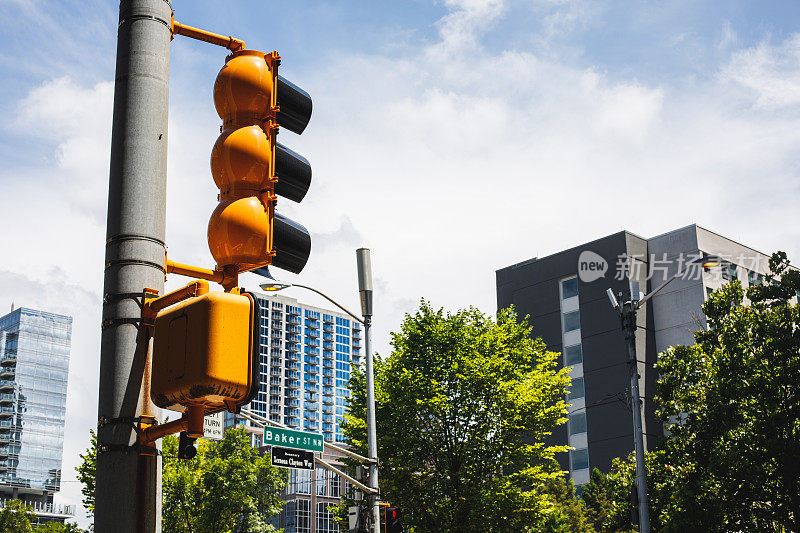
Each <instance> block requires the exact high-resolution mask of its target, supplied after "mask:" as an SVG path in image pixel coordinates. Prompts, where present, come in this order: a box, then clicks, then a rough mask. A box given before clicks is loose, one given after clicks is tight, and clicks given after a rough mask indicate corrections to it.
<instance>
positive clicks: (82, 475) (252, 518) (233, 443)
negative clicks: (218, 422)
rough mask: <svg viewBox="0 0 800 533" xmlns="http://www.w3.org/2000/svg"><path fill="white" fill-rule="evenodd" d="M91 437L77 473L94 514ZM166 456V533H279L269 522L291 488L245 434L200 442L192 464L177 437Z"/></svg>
mask: <svg viewBox="0 0 800 533" xmlns="http://www.w3.org/2000/svg"><path fill="white" fill-rule="evenodd" d="M91 435H92V439H91V445H90V447H89V449H87V450H86V453H85V454H84V455H81V459H83V463H82V464H81V465H80V466H79V467H78V468H77V470H78V473H79V475H78V479H79V480H80V481H81V483H83V489H82V492H83V495H84V500H83V502H84V505H87V508H88V505H92V509H93V504H94V482H95V471H96V467H95V464H96V463H95V458H96V444H97V443H96V439H95V435H94V432H92V434H91ZM162 453H163V458H164V461H163V467H162V471H161V472H162V514H161V515H162V521H163V529H164V531H165V532H170V533H172V532H176V533H177V532H190V533H228V532H234V533H235V532H248V533H266V532H271V531H275V529H274V528H273V527H272V526H271V525H269V524H268V523H267V521H268V519H269V518H270V517H272V516H274V515H275V514H277V513H278V512H280V510H281V508H282V506H283V500H281V498H280V494H281V491H282V490H283V489H284V487H285V486H286V477H287V476H286V471H285V470H284V469H281V468H277V467H273V466H271V465H270V459H269V458H268V457H262V456H260V455H259V454H258V452H257V450H255V449H253V447H252V446H250V437H249V435H248V434H247V431H246V430H245V429H244V428H235V429H229V430H228V431H226V432H225V437H224V439H223V440H222V441H219V442H216V441H209V440H205V439H200V440H198V441H197V456H196V457H195V458H194V459H192V460H190V461H183V460H180V459H178V438H177V437H176V436H172V435H170V436H167V437H164V439H163V440H162ZM90 487H91V491H90V489H89V488H90ZM90 496H91V497H90ZM0 531H5V530H4V529H2V528H0ZM66 531H70V530H66Z"/></svg>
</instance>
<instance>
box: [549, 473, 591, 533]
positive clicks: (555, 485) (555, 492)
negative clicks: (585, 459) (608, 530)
mask: <svg viewBox="0 0 800 533" xmlns="http://www.w3.org/2000/svg"><path fill="white" fill-rule="evenodd" d="M545 490H546V493H547V495H548V496H549V497H550V501H551V502H552V508H551V510H550V512H549V513H548V514H547V517H546V519H545V522H544V524H543V525H542V527H541V529H539V530H538V531H541V533H562V532H563V533H594V532H595V529H594V527H593V526H592V523H591V521H590V520H589V510H588V508H587V506H586V504H585V503H584V501H583V500H582V499H580V498H576V497H575V486H574V485H573V484H572V481H571V480H566V479H564V478H563V477H559V478H556V479H551V480H548V481H547V483H546V484H545Z"/></svg>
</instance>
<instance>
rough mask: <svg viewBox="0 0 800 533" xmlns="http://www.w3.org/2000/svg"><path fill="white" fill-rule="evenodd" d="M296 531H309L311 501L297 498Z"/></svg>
mask: <svg viewBox="0 0 800 533" xmlns="http://www.w3.org/2000/svg"><path fill="white" fill-rule="evenodd" d="M296 523H297V529H296V530H295V531H297V533H311V502H310V501H308V500H297V522H296Z"/></svg>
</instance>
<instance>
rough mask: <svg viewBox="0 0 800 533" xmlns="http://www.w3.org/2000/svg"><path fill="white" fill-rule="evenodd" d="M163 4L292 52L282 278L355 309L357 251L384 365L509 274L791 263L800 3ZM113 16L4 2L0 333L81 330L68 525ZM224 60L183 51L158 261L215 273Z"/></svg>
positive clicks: (104, 157) (79, 438)
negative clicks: (669, 258)
mask: <svg viewBox="0 0 800 533" xmlns="http://www.w3.org/2000/svg"><path fill="white" fill-rule="evenodd" d="M172 5H173V8H174V9H175V18H176V20H178V21H180V22H183V23H185V24H189V25H192V26H197V27H201V28H205V29H208V30H211V31H214V32H217V33H222V34H225V35H229V34H231V35H234V36H236V37H239V38H241V39H243V40H244V41H245V42H246V43H247V46H248V48H252V49H258V50H262V51H271V50H278V51H279V53H280V54H281V56H282V63H281V67H280V71H281V75H283V76H285V77H286V78H288V79H290V80H292V81H293V82H294V83H296V84H298V85H300V86H301V87H302V88H304V89H305V90H307V91H308V92H309V93H310V94H311V96H312V98H313V100H314V113H313V116H312V118H311V122H310V123H309V126H308V128H307V129H306V131H305V132H304V133H303V134H302V135H300V136H298V135H295V134H293V133H291V132H283V133H281V134H280V135H279V141H280V142H281V143H282V144H285V145H287V146H288V147H290V148H292V149H293V150H295V151H296V152H298V153H300V154H302V155H304V156H305V157H307V158H308V159H309V161H310V162H311V165H312V167H313V171H314V179H313V182H312V186H311V189H310V191H309V193H308V195H307V196H306V198H305V200H303V202H301V203H300V204H293V203H292V202H290V201H286V200H284V201H281V202H279V205H278V210H279V211H280V212H282V213H283V214H285V215H287V216H289V217H290V218H292V219H294V220H297V221H299V222H300V223H302V224H304V225H305V226H306V227H307V228H308V229H309V231H310V232H311V234H312V255H311V258H310V260H309V262H308V265H307V267H306V268H305V270H304V271H303V272H302V273H301V274H300V275H291V274H289V273H283V272H278V271H276V272H275V273H276V274H277V275H278V276H279V277H280V278H281V279H285V280H289V281H297V282H301V283H303V284H307V285H312V286H314V287H316V288H319V289H321V290H323V291H325V292H326V293H328V294H329V295H331V296H332V297H333V298H334V299H336V300H338V301H340V302H342V303H343V304H345V305H346V306H347V307H349V308H351V309H354V310H357V309H358V294H357V286H356V270H355V249H356V248H359V247H362V246H366V247H369V248H370V249H371V250H372V262H373V272H374V277H375V322H374V328H373V330H374V335H375V348H376V350H377V351H378V352H379V353H381V354H384V355H386V354H388V353H389V351H390V344H389V342H390V334H391V332H392V331H397V330H398V329H399V326H400V323H401V322H402V319H403V316H404V315H405V313H413V312H414V310H415V309H416V308H417V307H418V305H419V301H420V299H421V298H425V299H427V300H429V301H430V302H431V304H432V305H434V306H437V307H444V308H446V309H448V310H456V309H460V308H464V307H467V306H475V307H477V308H478V309H480V310H482V311H484V312H486V313H492V312H494V311H495V310H496V307H495V306H496V299H495V274H494V273H495V271H496V270H497V269H499V268H503V267H505V266H508V265H511V264H514V263H516V262H519V261H523V260H526V259H529V258H532V257H536V256H538V257H541V256H545V255H548V254H550V253H554V252H557V251H560V250H562V249H565V248H569V247H572V246H576V245H579V244H581V243H584V242H588V241H590V240H593V239H596V238H599V237H602V236H604V235H608V234H610V233H614V232H617V231H620V230H623V229H625V230H629V231H631V232H633V233H636V234H638V235H641V236H644V237H650V236H654V235H657V234H661V233H664V232H666V231H669V230H672V229H676V228H679V227H683V226H685V225H688V224H691V223H697V224H700V225H702V226H704V227H706V228H708V229H710V230H712V231H715V232H718V233H720V234H722V235H724V236H726V237H728V238H731V239H733V240H736V241H739V242H741V243H743V244H746V245H748V246H750V247H753V248H755V249H757V250H760V251H763V252H767V253H770V252H773V251H776V250H784V251H786V252H787V253H788V254H789V257H790V259H792V258H794V259H795V260H798V259H797V258H798V257H800V239H799V238H798V229H797V221H798V220H800V207H798V206H800V202H799V200H800V179H798V178H799V177H800V159H799V158H798V145H799V144H800V127H798V125H800V124H798V119H799V118H800V24H799V23H800V3H798V2H793V1H785V2H782V1H773V2H757V1H735V0H730V1H725V2H711V1H697V0H694V1H688V0H683V1H681V0H676V1H670V2H666V1H654V0H653V1H615V0H588V1H583V0H527V1H522V0H406V1H402V2H398V1H393V2H385V1H383V2H355V1H344V0H342V1H338V2H330V1H323V0H308V1H304V2H290V1H272V2H263V1H254V0H246V1H239V2H235V3H229V2H212V1H209V0H206V1H195V2H189V1H188V0H174V1H173V3H172ZM117 18H118V5H117V4H115V3H114V2H103V1H99V0H83V1H73V2H56V1H50V2H44V1H41V0H0V113H2V116H3V117H4V120H3V121H2V124H0V191H2V192H0V224H1V227H2V228H3V232H2V238H3V246H2V249H1V250H2V251H0V310H9V309H10V307H11V303H12V302H14V304H15V305H17V306H26V307H33V308H38V309H44V310H48V311H52V312H57V313H64V314H68V315H70V316H72V317H73V318H74V322H73V338H72V352H71V365H70V376H69V388H68V395H67V420H66V436H65V443H64V465H63V480H64V482H63V490H62V493H61V494H60V495H59V496H58V497H57V499H58V500H59V501H61V502H65V503H74V504H79V502H80V491H79V489H80V487H79V484H78V483H77V482H76V481H75V473H74V467H75V466H76V465H77V464H78V461H79V459H78V453H79V452H81V451H82V450H84V449H85V448H86V446H87V444H88V430H89V428H90V427H94V426H95V424H96V416H97V380H98V368H99V339H100V305H101V304H100V301H101V293H102V274H103V253H104V243H105V220H106V204H107V194H108V166H109V150H110V132H111V114H112V105H113V102H112V100H113V88H114V68H115V65H114V64H115V50H116V27H117ZM225 55H226V54H225V51H224V50H223V49H221V48H218V47H214V46H211V45H208V44H205V43H200V42H197V41H192V40H189V39H186V38H183V37H178V38H176V39H175V40H174V41H173V42H172V45H171V73H170V107H169V134H168V141H169V144H168V146H169V149H168V185H167V187H168V199H167V246H168V253H169V255H170V257H171V258H173V259H175V260H177V261H179V262H184V263H191V264H196V265H199V266H206V267H211V266H213V261H212V259H211V256H210V254H209V252H208V247H207V243H206V227H207V223H208V218H209V216H210V214H211V212H212V211H213V210H214V208H215V207H216V203H217V202H216V194H217V189H216V188H215V186H214V183H213V180H212V178H211V174H210V171H209V163H208V161H209V156H210V152H211V147H212V146H213V144H214V141H215V140H216V137H217V135H218V134H219V125H220V120H219V118H218V117H217V115H216V113H215V111H214V105H213V100H212V96H211V95H212V88H213V84H214V79H215V76H216V73H217V72H218V71H219V69H220V67H221V66H222V64H223V62H224V58H225ZM187 281H188V279H187V278H180V277H177V276H170V279H169V280H168V284H167V287H168V288H177V287H179V286H181V285H182V284H185V283H186V282H187ZM242 284H243V285H244V286H245V287H246V288H248V289H251V290H255V289H257V284H258V278H257V277H256V276H253V275H249V274H248V275H245V276H243V277H242ZM287 295H288V296H292V297H296V298H298V299H300V300H301V301H303V302H306V303H309V304H313V305H320V304H323V301H321V300H320V299H318V298H316V297H315V296H314V295H312V294H310V293H303V292H301V290H300V289H290V290H288V291H287ZM4 312H5V311H2V313H4ZM79 507H80V505H79ZM80 522H81V523H86V522H85V518H83V517H81V520H80Z"/></svg>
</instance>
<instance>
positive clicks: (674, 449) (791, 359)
mask: <svg viewBox="0 0 800 533" xmlns="http://www.w3.org/2000/svg"><path fill="white" fill-rule="evenodd" d="M770 269H771V271H772V274H771V275H769V276H767V284H766V285H763V286H754V287H749V288H748V289H747V291H744V290H743V289H742V286H741V284H740V283H739V282H738V281H734V282H731V283H729V284H727V285H725V286H724V287H723V288H722V289H719V290H717V291H714V293H713V294H712V295H711V296H710V297H709V299H708V300H707V301H706V303H705V304H704V306H703V311H704V313H705V315H706V319H707V324H708V329H707V330H702V331H698V332H697V333H696V334H695V339H696V340H697V344H696V345H694V346H675V347H672V348H669V349H668V350H667V351H666V352H664V353H663V354H661V355H660V356H659V360H658V363H657V365H656V369H657V370H658V372H659V379H658V382H657V395H656V403H657V406H658V408H659V414H660V416H661V418H662V419H663V420H664V421H665V422H673V424H672V425H671V426H669V436H668V438H665V439H664V440H663V441H662V443H661V444H660V445H659V447H658V449H657V450H655V451H654V452H653V453H649V454H647V457H646V462H647V471H648V492H649V496H650V502H651V519H652V522H653V528H654V529H656V530H659V531H667V532H668V531H681V530H692V531H698V530H700V531H800V454H798V450H800V401H798V400H800V398H798V393H799V391H800V310H799V309H800V308H798V305H797V304H796V303H794V304H793V303H792V302H791V300H792V299H793V298H796V297H797V295H798V294H800V292H799V291H800V272H798V271H797V270H794V269H791V268H789V261H788V260H787V258H786V254H784V253H783V252H778V253H776V254H774V255H773V256H772V258H771V259H770ZM745 294H746V296H747V299H748V300H749V304H747V302H746V300H745ZM615 468H616V469H617V473H616V475H617V478H616V481H617V486H618V489H619V490H618V491H617V500H618V501H620V502H621V501H623V500H622V498H623V497H622V495H621V493H624V491H625V489H626V488H627V487H629V486H630V483H631V482H632V478H633V468H634V467H633V465H632V459H631V458H629V459H628V461H625V462H618V463H617V464H616V465H615Z"/></svg>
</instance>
